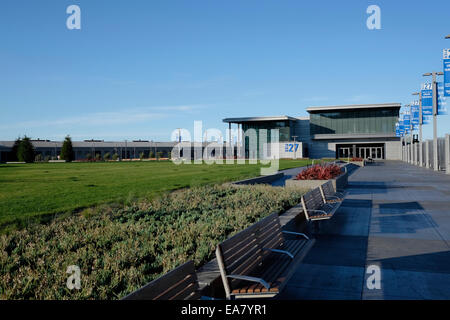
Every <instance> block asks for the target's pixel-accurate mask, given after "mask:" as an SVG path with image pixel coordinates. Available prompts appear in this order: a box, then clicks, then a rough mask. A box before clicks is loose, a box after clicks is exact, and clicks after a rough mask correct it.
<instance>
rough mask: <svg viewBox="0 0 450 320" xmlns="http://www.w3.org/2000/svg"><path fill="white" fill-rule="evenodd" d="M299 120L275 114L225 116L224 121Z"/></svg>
mask: <svg viewBox="0 0 450 320" xmlns="http://www.w3.org/2000/svg"><path fill="white" fill-rule="evenodd" d="M287 120H293V121H295V120H297V119H296V118H294V117H289V116H274V117H243V118H225V119H223V122H227V123H243V122H256V121H287Z"/></svg>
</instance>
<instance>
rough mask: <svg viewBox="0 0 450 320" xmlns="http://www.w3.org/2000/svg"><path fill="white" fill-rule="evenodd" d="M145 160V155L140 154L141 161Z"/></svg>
mask: <svg viewBox="0 0 450 320" xmlns="http://www.w3.org/2000/svg"><path fill="white" fill-rule="evenodd" d="M144 158H145V154H144V153H143V152H141V153H139V159H141V160H143V159H144Z"/></svg>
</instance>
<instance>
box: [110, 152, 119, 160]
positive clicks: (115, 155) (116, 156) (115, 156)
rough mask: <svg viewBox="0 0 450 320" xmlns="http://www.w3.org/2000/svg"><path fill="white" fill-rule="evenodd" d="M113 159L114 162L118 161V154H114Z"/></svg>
mask: <svg viewBox="0 0 450 320" xmlns="http://www.w3.org/2000/svg"><path fill="white" fill-rule="evenodd" d="M112 159H113V160H114V161H116V160H117V159H119V155H118V154H117V153H114V154H113V156H112Z"/></svg>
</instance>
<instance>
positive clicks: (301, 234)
mask: <svg viewBox="0 0 450 320" xmlns="http://www.w3.org/2000/svg"><path fill="white" fill-rule="evenodd" d="M282 232H283V233H286V234H294V235H297V236H303V237H305V238H306V240H309V237H308V236H307V235H306V234H304V233H300V232H293V231H282Z"/></svg>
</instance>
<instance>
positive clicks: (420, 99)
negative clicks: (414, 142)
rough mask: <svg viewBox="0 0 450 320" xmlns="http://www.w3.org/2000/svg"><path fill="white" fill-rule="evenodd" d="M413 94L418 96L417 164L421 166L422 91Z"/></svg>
mask: <svg viewBox="0 0 450 320" xmlns="http://www.w3.org/2000/svg"><path fill="white" fill-rule="evenodd" d="M412 95H413V96H417V95H418V96H419V166H422V161H423V154H422V124H423V119H422V93H421V92H414V93H413V94H412Z"/></svg>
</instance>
